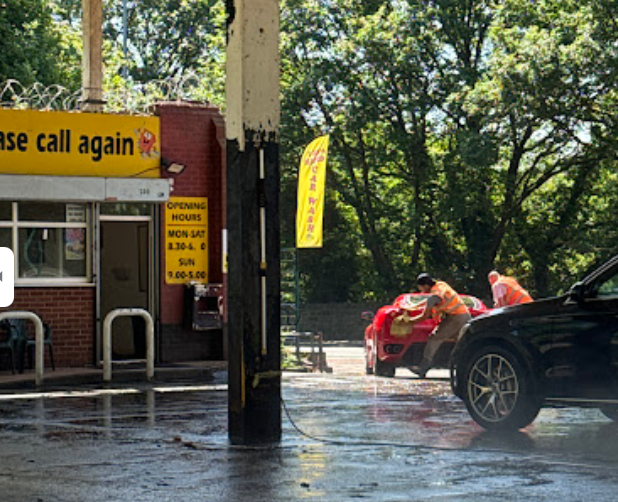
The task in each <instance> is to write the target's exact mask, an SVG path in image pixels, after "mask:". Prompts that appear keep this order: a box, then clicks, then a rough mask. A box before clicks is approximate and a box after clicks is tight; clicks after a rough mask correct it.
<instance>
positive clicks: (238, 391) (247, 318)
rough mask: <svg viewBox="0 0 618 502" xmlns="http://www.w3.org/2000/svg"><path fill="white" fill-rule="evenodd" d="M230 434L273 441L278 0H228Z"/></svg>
mask: <svg viewBox="0 0 618 502" xmlns="http://www.w3.org/2000/svg"><path fill="white" fill-rule="evenodd" d="M226 6H227V23H228V24H227V31H228V43H227V56H226V60H227V63H226V64H227V68H226V73H227V75H226V77H227V79H226V104H227V112H226V135H227V232H228V235H227V237H228V242H229V246H228V338H229V437H230V441H231V442H232V443H234V444H268V443H273V442H278V441H279V440H280V439H281V371H280V357H281V346H280V340H281V318H280V295H279V293H280V286H279V280H280V265H279V144H278V143H279V115H280V105H279V2H278V1H277V0H228V1H227V2H226Z"/></svg>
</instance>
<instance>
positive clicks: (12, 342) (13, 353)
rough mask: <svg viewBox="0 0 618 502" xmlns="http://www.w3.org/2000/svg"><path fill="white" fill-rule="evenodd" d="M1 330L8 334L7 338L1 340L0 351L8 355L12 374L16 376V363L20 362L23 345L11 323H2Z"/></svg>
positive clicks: (0, 323)
mask: <svg viewBox="0 0 618 502" xmlns="http://www.w3.org/2000/svg"><path fill="white" fill-rule="evenodd" d="M0 329H2V330H4V331H5V333H6V337H5V338H4V339H3V340H0V350H4V351H6V352H7V353H8V356H9V363H10V365H11V372H12V373H13V375H14V374H15V363H16V362H18V361H19V360H20V356H21V353H22V352H21V349H22V348H23V344H22V343H21V341H20V339H19V333H18V331H17V329H16V328H15V326H13V325H12V324H11V323H10V322H9V321H2V322H0Z"/></svg>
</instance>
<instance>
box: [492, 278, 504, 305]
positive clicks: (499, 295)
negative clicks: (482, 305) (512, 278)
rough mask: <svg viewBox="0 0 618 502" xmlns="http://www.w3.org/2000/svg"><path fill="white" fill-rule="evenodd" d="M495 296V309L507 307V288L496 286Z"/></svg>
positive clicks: (494, 289) (501, 285) (493, 291)
mask: <svg viewBox="0 0 618 502" xmlns="http://www.w3.org/2000/svg"><path fill="white" fill-rule="evenodd" d="M492 293H493V295H494V307H495V308H500V307H504V306H505V305H506V288H505V287H504V285H503V284H495V285H494V287H493V288H492Z"/></svg>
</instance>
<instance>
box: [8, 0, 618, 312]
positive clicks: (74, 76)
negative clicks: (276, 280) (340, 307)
mask: <svg viewBox="0 0 618 502" xmlns="http://www.w3.org/2000/svg"><path fill="white" fill-rule="evenodd" d="M280 4H281V29H282V32H281V70H282V75H281V79H282V102H283V107H282V113H283V117H282V124H283V125H282V131H281V134H282V138H281V139H282V143H281V145H282V146H281V150H282V152H281V153H282V155H281V159H282V194H281V209H282V217H281V220H282V230H283V231H282V236H283V242H282V245H283V246H284V247H293V245H294V218H295V204H296V177H297V170H298V162H299V159H300V156H301V153H302V150H303V148H304V146H305V145H306V144H307V143H309V142H310V141H311V139H313V138H314V137H315V136H317V135H320V134H323V133H328V134H330V135H331V150H330V158H329V165H328V166H329V167H328V178H327V194H326V217H325V245H324V248H323V249H321V250H301V253H300V260H301V261H300V266H301V272H302V291H303V295H304V299H305V300H307V301H354V300H362V299H379V300H383V301H386V300H389V299H391V298H392V297H393V296H394V295H396V294H398V293H400V292H402V291H406V290H410V289H411V288H413V286H414V278H415V277H416V275H417V274H418V273H419V272H422V271H427V272H430V273H432V274H433V275H434V276H436V277H439V278H442V279H445V280H447V281H449V282H451V283H452V284H453V286H454V287H455V288H456V289H458V290H460V291H462V292H469V293H472V294H476V295H478V296H480V297H484V298H487V297H488V296H489V285H488V283H487V280H486V275H487V273H488V272H489V271H490V270H491V269H493V268H498V269H499V270H500V271H502V272H505V273H509V274H514V275H516V276H517V277H518V278H519V279H520V280H521V282H522V283H523V284H524V285H525V286H526V287H527V288H528V289H529V290H531V292H533V294H534V295H535V296H537V297H538V296H545V295H548V294H553V293H556V292H558V291H560V290H564V289H565V288H566V287H568V286H569V284H570V283H572V282H574V281H575V280H576V279H577V278H578V277H580V276H581V275H582V274H583V273H584V272H585V271H586V270H587V269H588V268H589V267H591V266H592V265H593V264H594V263H596V262H598V261H600V260H602V259H605V258H607V257H608V256H609V255H612V254H616V252H618V230H617V229H616V226H615V224H614V222H613V219H614V217H613V215H614V213H615V210H616V207H617V203H618V190H617V188H618V175H617V174H616V172H617V171H616V154H615V152H616V143H617V138H618V117H617V115H616V109H617V106H616V105H617V104H618V90H617V89H616V86H615V82H616V81H617V77H618V43H617V41H616V33H617V32H618V31H617V30H616V27H617V26H616V14H618V2H616V0H580V1H577V2H576V1H575V0H536V1H534V2H531V1H529V0H501V1H497V0H388V1H377V0H281V2H280ZM105 5H106V13H105V19H106V21H105V27H104V29H105V35H106V45H105V51H106V64H107V66H106V85H107V86H122V85H133V84H136V83H137V84H140V83H148V82H149V81H151V80H161V79H165V78H168V77H174V78H177V77H179V76H182V75H183V74H186V73H188V72H193V73H195V74H198V75H200V76H202V83H201V84H200V87H199V89H194V91H195V93H197V95H200V96H202V97H203V98H204V99H208V100H210V101H212V102H215V103H220V104H224V97H223V63H224V40H225V33H224V15H225V13H224V10H225V8H224V4H223V2H222V1H221V0H193V1H188V0H143V1H139V2H137V1H135V0H128V1H127V7H128V10H127V14H128V16H127V19H128V41H127V47H128V53H127V56H126V57H125V55H124V54H123V51H122V45H123V43H124V35H123V30H122V22H121V21H122V17H123V11H122V2H121V1H120V0H111V1H109V2H106V4H105ZM80 16H81V2H80V1H79V0H19V1H17V0H5V1H4V3H3V4H2V6H0V53H1V54H2V55H3V56H2V58H1V60H0V78H1V79H6V78H17V79H19V80H22V81H24V82H26V83H28V82H32V81H34V80H40V81H42V82H44V83H52V82H53V83H69V84H71V83H72V85H74V84H75V82H76V81H77V82H78V80H79V62H78V61H79V56H78V54H79V47H80V43H81V42H80V40H79V23H80V21H79V20H80Z"/></svg>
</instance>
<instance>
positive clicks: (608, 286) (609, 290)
mask: <svg viewBox="0 0 618 502" xmlns="http://www.w3.org/2000/svg"><path fill="white" fill-rule="evenodd" d="M597 297H598V298H608V297H618V273H616V274H614V275H613V276H611V277H609V278H607V279H605V281H603V282H602V283H601V284H600V285H599V289H598V293H597Z"/></svg>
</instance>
